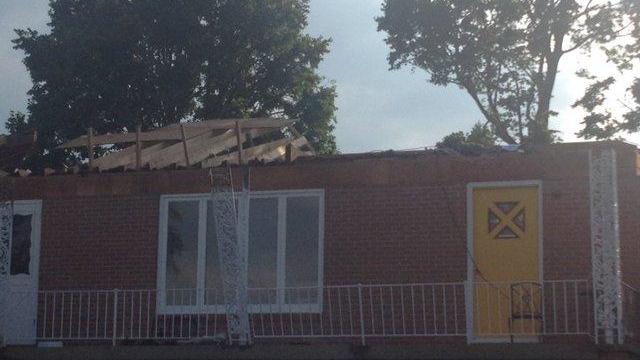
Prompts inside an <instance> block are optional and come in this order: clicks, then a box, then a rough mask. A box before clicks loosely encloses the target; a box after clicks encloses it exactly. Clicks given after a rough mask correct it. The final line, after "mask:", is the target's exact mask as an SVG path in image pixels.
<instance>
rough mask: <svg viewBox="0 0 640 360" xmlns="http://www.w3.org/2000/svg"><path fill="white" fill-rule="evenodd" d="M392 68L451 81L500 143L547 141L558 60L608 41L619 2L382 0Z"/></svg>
mask: <svg viewBox="0 0 640 360" xmlns="http://www.w3.org/2000/svg"><path fill="white" fill-rule="evenodd" d="M382 10H383V15H382V16H381V17H378V18H377V19H376V21H377V22H378V30H379V31H385V32H386V33H387V38H386V40H385V41H386V43H387V44H388V45H389V46H390V48H391V52H390V55H389V57H388V60H389V64H390V66H391V69H398V68H401V67H403V66H411V67H414V68H421V69H424V70H426V71H427V72H428V74H429V75H430V79H429V81H430V82H431V83H433V84H436V85H441V86H447V85H450V84H453V85H457V86H459V87H460V88H462V89H464V90H466V92H467V93H468V94H469V95H470V96H471V98H472V99H473V100H474V102H475V104H476V105H477V106H478V108H479V109H480V111H481V112H482V114H483V116H484V117H485V119H486V121H487V122H489V123H490V124H491V126H492V128H493V130H494V131H495V134H496V135H497V136H498V137H499V138H500V139H501V140H502V141H504V142H506V143H507V144H515V143H546V142H550V141H553V140H554V134H553V131H552V130H551V129H549V118H550V117H551V116H553V115H555V114H556V113H555V112H554V111H553V110H552V109H551V98H552V95H553V88H554V86H555V82H556V75H557V73H558V66H559V64H560V60H561V58H562V57H563V56H564V55H566V54H568V53H570V52H573V51H577V50H583V51H590V49H591V48H592V47H594V46H597V45H601V44H609V43H611V42H613V41H614V40H615V39H616V38H618V37H619V36H620V35H621V32H622V31H623V29H624V28H625V27H626V26H627V25H626V23H625V16H624V10H625V9H624V7H623V6H622V5H621V4H618V3H616V4H613V3H609V2H595V1H594V2H592V1H589V2H579V1H575V0H527V1H521V0H477V1H468V0H454V1H445V0H406V1H392V0H386V1H385V2H384V4H383V5H382Z"/></svg>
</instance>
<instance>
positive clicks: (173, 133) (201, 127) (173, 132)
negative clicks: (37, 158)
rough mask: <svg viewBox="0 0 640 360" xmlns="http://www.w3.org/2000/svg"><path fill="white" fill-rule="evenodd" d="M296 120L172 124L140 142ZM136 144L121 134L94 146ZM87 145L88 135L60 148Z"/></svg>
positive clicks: (107, 136)
mask: <svg viewBox="0 0 640 360" xmlns="http://www.w3.org/2000/svg"><path fill="white" fill-rule="evenodd" d="M295 121H296V120H293V119H292V120H290V119H269V118H265V119H222V120H206V121H201V122H193V123H184V124H172V125H169V126H166V127H163V128H160V129H155V130H152V131H147V132H141V133H140V141H142V142H149V141H172V140H173V141H181V140H182V131H181V127H184V130H185V135H186V138H187V139H189V138H192V137H194V136H198V135H200V134H203V133H204V132H206V131H209V130H228V129H234V128H235V124H236V122H240V125H241V126H242V128H244V129H262V128H270V129H273V128H283V127H285V126H289V125H291V124H293V123H295ZM134 142H136V134H135V133H133V132H128V133H121V134H104V135H96V136H94V139H93V144H94V145H107V144H122V143H134ZM86 143H87V140H86V135H83V136H80V137H77V138H75V139H72V140H69V141H67V142H66V143H64V144H62V145H60V146H58V148H59V149H67V148H74V147H83V146H85V145H86Z"/></svg>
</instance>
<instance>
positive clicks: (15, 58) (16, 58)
mask: <svg viewBox="0 0 640 360" xmlns="http://www.w3.org/2000/svg"><path fill="white" fill-rule="evenodd" d="M47 4H48V1H47V0H0V129H1V130H0V131H2V130H4V120H5V119H6V118H7V116H8V114H9V111H10V110H24V108H25V106H26V91H27V90H28V89H29V88H30V86H31V83H30V79H29V76H28V74H27V73H26V70H25V68H24V65H22V62H21V60H22V56H23V54H22V53H20V52H19V51H16V50H13V49H12V48H11V42H10V41H11V39H12V38H13V37H14V33H13V29H14V28H25V27H31V28H34V29H37V30H44V31H46V23H47V19H48V16H47V8H48V5H47ZM379 14H380V0H312V1H311V12H310V16H309V29H308V31H309V32H310V33H311V34H313V35H322V36H325V37H331V38H332V39H333V42H332V45H331V52H330V53H329V54H328V55H327V57H326V58H325V61H324V62H323V63H322V64H321V66H320V72H321V73H322V75H324V76H325V77H326V78H327V80H328V81H329V80H330V81H334V82H335V84H336V86H337V89H338V108H339V109H338V113H337V118H338V126H337V128H336V137H337V141H338V147H339V149H340V150H341V151H343V152H360V151H371V150H386V149H409V148H417V147H423V146H430V145H434V144H435V143H436V142H437V141H438V140H439V139H440V138H442V137H443V136H444V135H446V134H448V133H450V132H452V131H457V130H468V129H470V128H471V126H472V125H473V124H474V123H475V122H477V121H478V120H481V118H482V117H481V115H480V113H479V111H478V110H477V109H476V108H475V105H474V104H473V102H472V101H471V99H470V98H469V97H468V96H467V95H466V93H464V92H463V91H461V90H459V89H457V88H453V87H448V88H443V87H435V86H432V85H430V84H429V83H428V82H427V76H426V74H425V73H424V72H423V71H421V70H416V71H415V72H412V71H411V70H410V69H403V70H400V71H389V70H388V64H387V61H386V56H387V53H388V49H387V47H386V45H385V44H384V42H383V39H384V34H383V33H378V32H377V31H376V23H375V20H374V17H375V16H377V15H379ZM596 60H597V59H596ZM594 61H595V60H594V59H587V58H585V57H582V56H580V55H577V54H576V55H574V56H572V57H571V58H566V59H563V63H562V64H561V73H560V76H559V79H558V86H557V87H556V91H555V96H556V97H555V99H554V104H555V109H556V110H558V111H560V116H559V117H558V118H557V119H556V120H554V121H553V122H552V127H554V128H555V129H557V130H559V131H561V136H562V138H563V139H564V140H565V141H572V140H575V139H576V138H575V135H574V133H575V132H576V131H577V130H578V128H579V121H580V117H581V114H580V112H579V111H577V110H573V109H571V108H570V104H571V103H572V102H573V101H574V100H575V99H576V98H577V97H578V96H579V95H580V93H579V89H580V88H581V85H582V84H581V83H580V81H579V80H578V79H576V78H575V76H573V73H574V71H575V69H577V68H578V67H580V66H591V65H592V63H593V62H594ZM627 138H628V139H629V140H631V141H635V142H640V136H638V135H637V134H635V135H633V136H628V137H627Z"/></svg>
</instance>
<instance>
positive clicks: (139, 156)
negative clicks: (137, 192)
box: [136, 125, 142, 170]
mask: <svg viewBox="0 0 640 360" xmlns="http://www.w3.org/2000/svg"><path fill="white" fill-rule="evenodd" d="M141 132H142V130H141V126H140V125H138V126H136V170H140V168H141V167H142V142H141V141H140V133H141Z"/></svg>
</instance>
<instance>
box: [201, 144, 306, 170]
mask: <svg viewBox="0 0 640 360" xmlns="http://www.w3.org/2000/svg"><path fill="white" fill-rule="evenodd" d="M305 142H306V139H305V138H304V137H300V138H284V139H279V140H275V141H272V142H270V143H266V144H261V145H257V146H253V147H250V148H247V149H244V155H245V159H246V160H245V161H248V160H249V159H257V160H265V161H270V160H274V159H276V158H283V157H284V155H285V153H286V149H285V147H286V146H287V144H290V143H291V144H294V145H295V146H299V145H301V144H303V143H305ZM224 162H226V163H227V164H238V153H237V151H235V152H233V153H230V154H226V155H222V156H218V157H215V158H210V159H206V160H204V161H202V167H216V166H220V165H222V163H224Z"/></svg>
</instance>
